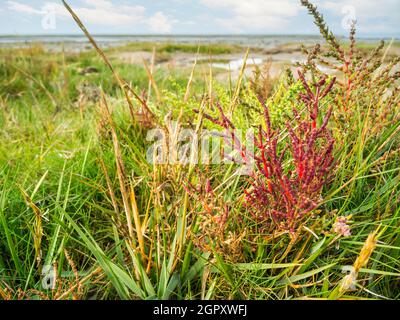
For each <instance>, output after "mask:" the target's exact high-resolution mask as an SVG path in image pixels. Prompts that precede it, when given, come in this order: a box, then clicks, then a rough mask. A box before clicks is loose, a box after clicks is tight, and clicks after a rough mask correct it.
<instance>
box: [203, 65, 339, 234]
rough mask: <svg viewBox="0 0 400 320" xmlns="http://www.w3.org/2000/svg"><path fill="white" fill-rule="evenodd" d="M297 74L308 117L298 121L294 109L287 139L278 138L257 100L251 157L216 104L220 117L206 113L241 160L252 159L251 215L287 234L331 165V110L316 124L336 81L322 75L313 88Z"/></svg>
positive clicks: (309, 207)
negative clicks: (258, 120)
mask: <svg viewBox="0 0 400 320" xmlns="http://www.w3.org/2000/svg"><path fill="white" fill-rule="evenodd" d="M299 78H300V80H301V82H302V84H303V86H304V89H305V90H304V93H302V94H300V97H299V98H300V99H301V101H303V102H304V103H305V105H306V106H307V110H308V116H307V117H306V118H305V119H302V117H301V114H300V113H299V112H298V110H293V113H294V121H293V123H292V124H291V123H287V125H286V127H287V132H288V137H289V139H288V140H289V141H288V140H285V139H283V140H282V141H279V140H281V138H282V135H281V132H280V131H279V130H273V128H272V125H271V120H270V116H269V110H268V107H267V106H266V105H265V103H264V102H263V101H261V99H260V103H261V104H262V105H263V107H264V120H265V124H266V129H263V128H262V127H261V126H260V127H259V129H258V134H257V135H256V136H255V137H254V142H255V151H254V154H252V155H249V153H248V152H246V149H245V146H243V145H242V144H241V143H240V141H239V139H238V138H237V137H236V135H235V132H234V130H235V127H234V125H233V124H232V122H231V121H230V120H229V119H228V118H227V117H226V115H225V114H224V112H223V110H222V108H221V107H220V106H218V110H219V113H220V117H219V118H213V117H211V116H209V115H206V116H205V117H206V118H207V119H209V120H210V121H212V122H214V123H215V124H218V125H219V126H221V127H223V128H224V129H225V130H226V131H227V132H229V134H230V136H231V138H232V142H231V145H232V147H233V148H234V149H235V150H236V151H238V153H239V154H240V155H241V157H242V160H243V161H242V163H245V164H248V163H249V161H250V160H253V162H254V164H255V167H254V170H253V171H252V172H251V174H250V179H249V183H250V185H251V187H250V188H249V189H248V190H245V191H244V192H245V196H246V205H247V207H248V208H249V211H250V212H251V213H252V215H253V218H254V219H256V220H257V221H258V222H260V223H262V224H264V225H265V226H270V225H271V224H272V225H273V226H275V227H277V228H278V229H280V230H282V229H283V230H289V231H291V232H295V230H296V229H297V228H298V227H299V225H300V224H301V222H303V221H304V218H305V217H306V216H307V214H309V213H311V212H312V211H313V210H315V209H316V208H317V206H318V204H319V203H320V201H321V190H322V187H323V186H324V185H325V184H326V182H327V179H328V177H329V174H330V171H331V168H332V163H333V155H332V153H333V145H334V139H333V137H332V135H331V133H330V131H329V129H328V128H327V125H328V122H329V119H330V117H331V114H332V108H329V110H328V111H327V113H326V114H325V116H324V117H322V116H321V120H322V122H321V125H320V126H318V124H317V122H318V119H319V118H320V103H321V100H322V99H323V98H325V97H326V96H327V95H328V94H329V92H330V91H331V90H332V88H333V85H334V83H335V79H333V80H332V81H331V82H330V83H329V84H326V79H325V78H322V79H320V80H319V81H318V82H316V83H314V85H313V89H314V90H313V89H312V88H311V87H310V86H309V84H308V83H307V81H306V79H305V76H304V74H302V73H301V72H300V71H299ZM281 144H286V146H285V145H283V146H281ZM250 157H251V158H252V159H249V158H250Z"/></svg>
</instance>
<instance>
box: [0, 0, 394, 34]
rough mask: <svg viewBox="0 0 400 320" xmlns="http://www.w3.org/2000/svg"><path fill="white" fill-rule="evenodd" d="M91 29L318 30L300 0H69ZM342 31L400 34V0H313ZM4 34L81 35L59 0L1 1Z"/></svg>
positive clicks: (0, 20) (175, 31)
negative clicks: (354, 25)
mask: <svg viewBox="0 0 400 320" xmlns="http://www.w3.org/2000/svg"><path fill="white" fill-rule="evenodd" d="M67 2H68V3H69V4H70V5H71V7H72V8H73V9H74V10H75V11H76V13H77V14H78V16H79V17H80V18H81V19H82V21H83V22H84V23H85V25H86V26H87V28H88V29H89V31H90V32H91V33H93V34H201V35H206V34H279V35H280V34H317V33H318V30H317V28H316V26H315V25H313V23H312V18H311V17H309V16H308V15H307V11H306V10H305V9H304V8H302V7H301V5H300V0H114V1H111V0H68V1H67ZM312 2H313V3H314V4H316V5H317V6H318V8H319V10H320V11H321V12H322V13H323V14H324V17H325V18H326V21H327V22H328V25H329V26H330V27H331V28H332V30H333V31H334V32H335V33H336V34H338V35H346V34H348V29H349V26H350V24H351V21H352V20H357V26H358V27H357V29H358V34H359V35H361V36H367V37H368V36H371V37H375V36H385V37H395V38H397V39H398V38H400V0H336V1H333V0H332V1H329V0H314V1H312ZM0 34H2V35H24V34H40V35H53V34H81V32H80V30H79V29H78V27H77V26H76V24H75V22H74V21H73V20H72V18H71V17H70V15H69V14H68V12H67V11H66V10H65V8H64V6H63V5H62V1H61V0H55V1H51V0H46V1H42V0H31V1H27V0H12V1H11V0H0Z"/></svg>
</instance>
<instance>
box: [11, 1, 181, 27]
mask: <svg viewBox="0 0 400 320" xmlns="http://www.w3.org/2000/svg"><path fill="white" fill-rule="evenodd" d="M7 8H8V9H9V10H12V11H15V12H19V13H21V14H28V15H43V14H44V13H46V12H49V11H51V10H53V11H54V12H55V14H56V15H57V17H59V18H68V19H71V16H70V14H69V13H68V11H67V10H66V9H65V7H64V6H63V5H61V4H59V3H56V2H47V3H46V4H45V6H44V7H42V8H41V9H40V10H39V9H36V8H34V7H32V6H29V5H26V4H23V3H20V2H16V1H8V2H7ZM73 10H74V11H75V13H76V14H77V15H78V17H79V18H80V19H81V20H82V22H83V23H85V24H87V23H90V24H94V25H97V26H109V27H127V28H132V27H135V26H144V27H146V28H147V29H149V30H151V31H153V32H158V33H169V32H171V31H172V27H173V24H174V23H175V20H174V19H172V18H170V17H169V16H167V15H165V14H164V13H163V12H161V11H158V12H156V13H155V14H154V15H149V14H147V13H146V8H145V7H143V6H140V5H116V4H113V3H112V2H111V1H107V0H84V6H76V7H75V6H74V7H73ZM127 31H128V30H127ZM129 31H131V30H129Z"/></svg>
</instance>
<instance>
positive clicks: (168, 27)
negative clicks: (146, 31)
mask: <svg viewBox="0 0 400 320" xmlns="http://www.w3.org/2000/svg"><path fill="white" fill-rule="evenodd" d="M173 23H176V21H175V20H174V21H171V20H170V19H168V17H167V16H166V15H165V14H164V13H162V12H161V11H158V12H156V13H155V14H154V15H153V16H152V17H150V19H149V20H148V24H149V26H150V30H151V31H153V32H158V33H170V32H171V31H172V24H173Z"/></svg>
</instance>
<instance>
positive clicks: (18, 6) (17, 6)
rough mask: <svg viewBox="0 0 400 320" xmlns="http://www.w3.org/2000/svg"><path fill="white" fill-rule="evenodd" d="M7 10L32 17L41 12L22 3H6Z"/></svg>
mask: <svg viewBox="0 0 400 320" xmlns="http://www.w3.org/2000/svg"><path fill="white" fill-rule="evenodd" d="M6 4H7V8H8V9H9V10H12V11H15V12H19V13H22V14H28V15H34V14H41V13H42V11H41V10H36V9H35V8H33V7H31V6H28V5H26V4H23V3H19V2H16V1H7V2H6Z"/></svg>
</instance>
